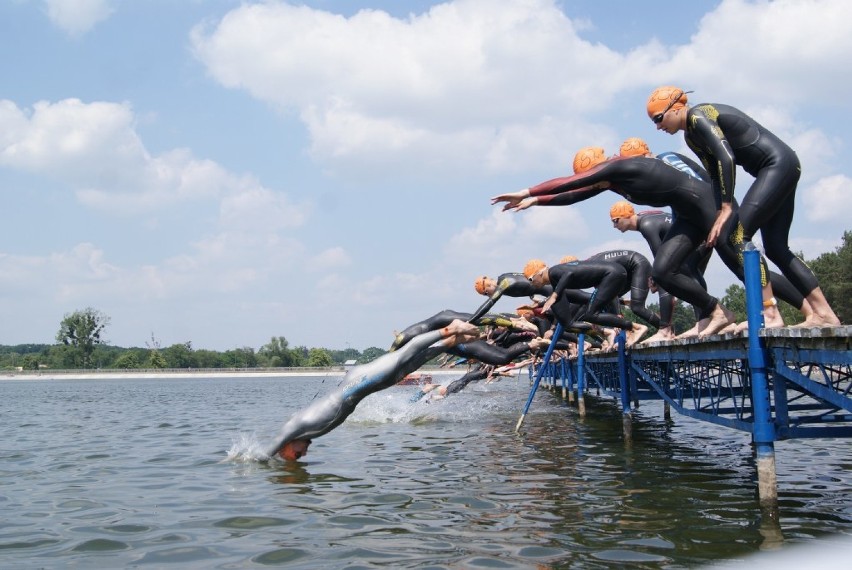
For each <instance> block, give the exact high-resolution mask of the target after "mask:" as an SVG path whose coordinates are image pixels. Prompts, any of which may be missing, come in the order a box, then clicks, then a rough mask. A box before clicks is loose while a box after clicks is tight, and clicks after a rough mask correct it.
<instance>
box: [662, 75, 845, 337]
mask: <svg viewBox="0 0 852 570" xmlns="http://www.w3.org/2000/svg"><path fill="white" fill-rule="evenodd" d="M687 101H688V99H687V92H686V91H684V90H683V89H680V88H678V87H672V86H663V87H658V88H657V89H655V90H654V92H653V93H651V96H650V97H649V98H648V103H647V105H646V111H647V113H648V117H649V118H650V119H651V121H653V123H654V124H655V125H656V126H657V130H661V131H664V132H666V133H668V134H670V135H673V134H675V133H677V132H680V131H683V133H684V140H685V141H686V144H687V145H688V146H689V148H690V149H692V151H693V152H695V154H696V155H697V156H698V158H699V159H700V160H701V162H702V163H703V164H704V167H705V168H706V170H707V172H709V173H710V176H711V180H712V188H713V192H714V196H715V200H716V202H717V210H718V211H717V214H716V218H715V220H714V223H713V225H712V227H711V228H710V231H709V233H708V234H707V240H706V241H707V244H708V245H713V244H715V243H716V242H717V240H719V238H720V236H722V235H723V231H724V230H723V228H724V226H725V225H726V223H727V222H728V220H729V219H730V218H731V217H732V214H733V208H732V206H731V204H732V202H733V199H734V185H735V182H736V167H737V166H738V165H739V166H742V167H743V169H744V170H745V171H746V172H748V173H749V174H751V175H752V176H754V178H755V180H754V182H753V183H752V185H751V187H750V188H749V189H748V191H747V192H746V195H745V197H743V199H742V201H741V203H740V209H739V218H740V220H739V221H740V224H741V226H742V229H743V240H742V242H741V246H740V247H741V248H744V247H745V243H747V242H750V241H751V239H752V238H753V237H754V234H756V233H757V231H758V230H760V234H761V236H762V238H763V247H764V248H765V250H766V257H768V258H769V259H770V260H771V261H772V262H773V263H774V264H775V265H776V266H778V268H779V269H780V270H781V273H782V274H783V275H784V276H785V277H786V278H787V279H789V280H790V282H791V283H792V284H793V285H794V286H795V287H796V289H797V290H798V291H799V293H800V294H801V295H802V296H803V297H804V300H805V301H804V306H803V311H802V312H803V314H804V315H805V321H804V322H802V323H800V324H799V325H796V326H798V327H814V326H839V325H840V320H839V319H838V318H837V315H835V314H834V311H833V310H832V309H831V307H830V306H829V304H828V301H826V299H825V295H824V294H823V292H822V289H821V288H820V286H819V283H818V281H817V279H816V276H815V275H814V273H813V271H811V269H810V268H809V267H808V266H807V265H805V263H804V262H803V261H802V260H801V259H799V258H798V257H797V256H796V255H795V254H794V253H793V252H792V250H791V249H790V245H789V235H790V226H791V224H792V222H793V210H794V207H795V200H796V187H797V185H798V182H799V177H800V176H801V165H800V163H799V158H798V157H797V156H796V153H795V152H794V151H793V149H792V148H790V147H789V146H788V145H787V144H785V143H784V142H783V141H782V140H781V139H780V138H778V137H777V136H775V135H774V134H773V133H772V132H770V131H769V130H768V129H766V128H765V127H764V126H763V125H761V124H760V123H758V122H757V121H755V120H754V119H753V118H752V117H750V116H749V115H746V114H745V113H743V112H742V111H740V110H739V109H737V108H736V107H732V106H730V105H722V104H718V103H702V104H699V105H696V106H694V107H688V106H687ZM741 251H742V250H741ZM773 300H774V299H770V300H769V302H772V301H773ZM766 302H767V300H766V299H765V300H764V304H766Z"/></svg>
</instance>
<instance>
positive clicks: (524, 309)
mask: <svg viewBox="0 0 852 570" xmlns="http://www.w3.org/2000/svg"><path fill="white" fill-rule="evenodd" d="M517 313H518V316H519V317H524V318H527V319H531V318H532V317H534V316H535V313H534V312H533V310H532V309H530V308H529V307H528V306H526V305H521V306H520V307H518V308H517Z"/></svg>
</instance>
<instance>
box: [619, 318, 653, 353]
mask: <svg viewBox="0 0 852 570" xmlns="http://www.w3.org/2000/svg"><path fill="white" fill-rule="evenodd" d="M646 332H648V327H646V326H645V325H640V324H639V323H633V328H632V329H631V330H629V331H627V335H626V338H625V342H624V345H625V346H626V347H628V348H629V347H631V346H633V345H634V344H636V341H638V340H639V339H640V338H642V337H643V336H645V333H646Z"/></svg>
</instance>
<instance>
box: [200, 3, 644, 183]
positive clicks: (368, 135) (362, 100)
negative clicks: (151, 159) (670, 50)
mask: <svg viewBox="0 0 852 570" xmlns="http://www.w3.org/2000/svg"><path fill="white" fill-rule="evenodd" d="M192 41H193V45H194V49H195V52H196V56H197V57H198V58H199V59H200V60H201V61H202V62H203V63H204V64H205V65H206V66H207V67H208V71H209V72H210V73H211V74H212V75H213V76H214V77H215V78H216V79H217V80H218V81H219V82H221V83H222V84H223V85H225V86H228V87H232V88H241V89H245V90H247V91H249V92H250V93H251V94H252V95H253V96H255V97H257V98H258V99H261V100H263V101H266V102H268V103H269V104H271V105H273V106H275V107H278V108H296V109H297V110H298V111H299V113H300V116H301V117H302V119H303V121H304V122H305V124H306V125H307V126H308V129H309V131H310V134H311V138H312V151H313V153H314V155H315V156H316V157H318V158H320V159H325V160H328V161H337V162H338V163H340V162H345V161H347V160H350V161H352V162H353V163H355V162H357V161H358V160H364V159H367V160H370V161H378V162H384V161H388V162H389V161H391V160H394V161H399V160H400V159H402V160H403V161H404V163H405V164H406V165H407V167H411V166H412V165H416V166H418V167H420V168H422V169H423V170H427V171H428V170H429V169H430V167H431V166H432V164H434V163H435V162H438V163H442V162H443V163H449V164H456V165H461V164H467V165H470V164H480V163H481V162H482V159H483V157H486V165H487V166H488V167H489V168H491V169H494V170H498V171H501V170H505V169H517V168H519V165H523V164H528V163H530V162H532V163H534V164H540V163H541V162H542V158H541V153H542V150H543V149H546V150H545V156H546V157H548V158H552V159H554V160H557V161H562V162H563V163H564V157H563V156H562V155H563V153H562V152H561V151H559V150H557V151H556V152H554V150H553V149H564V148H576V147H577V146H579V145H581V140H582V139H583V138H584V137H588V136H590V135H594V134H597V132H599V131H600V130H601V129H602V127H599V126H596V125H595V124H594V122H593V121H592V122H590V121H588V119H586V118H585V117H587V116H588V115H587V113H588V112H591V111H595V110H600V109H601V108H602V107H603V105H604V104H605V103H606V101H607V99H608V98H610V97H611V96H612V88H609V89H607V88H606V87H603V88H602V85H601V82H604V83H605V84H610V85H613V84H614V83H615V81H617V82H618V83H619V84H621V83H622V82H623V78H624V77H625V76H632V73H633V72H632V71H631V70H633V69H637V67H638V66H636V65H630V64H629V60H631V59H633V58H638V59H640V60H641V59H645V58H646V56H644V55H642V54H640V53H636V54H629V55H628V56H626V57H625V56H621V55H619V54H617V53H616V52H613V51H612V50H609V49H608V48H606V47H605V46H602V45H600V44H591V43H589V42H586V41H583V40H582V39H580V38H579V37H578V36H577V34H576V31H575V29H574V26H573V24H572V22H571V21H570V20H569V19H568V18H566V17H565V15H564V14H563V13H562V12H561V11H560V10H559V9H558V8H557V6H556V5H555V4H554V2H552V1H550V0H511V1H506V2H503V3H501V5H500V9H499V10H495V9H494V6H493V3H491V2H488V1H485V0H459V1H456V2H449V3H445V4H440V5H437V6H435V7H433V8H432V9H431V10H430V11H428V12H426V13H424V14H421V15H416V16H410V17H408V18H407V19H396V18H392V17H391V16H389V15H388V14H386V13H384V12H381V11H376V10H362V11H360V12H358V13H357V14H355V15H353V16H351V17H349V18H344V17H343V16H339V15H335V14H331V13H329V12H324V11H320V10H313V9H310V8H307V7H304V6H300V7H296V6H291V5H288V4H285V3H264V4H254V5H245V6H242V7H240V8H238V9H235V10H233V11H231V12H230V13H229V14H228V15H227V16H226V17H225V18H223V19H222V20H221V22H219V23H218V25H216V26H215V27H213V28H206V27H198V28H196V29H195V30H194V31H193V34H192ZM590 61H593V62H594V65H589V62H590ZM616 68H617V69H619V74H616V75H617V76H618V77H619V79H618V80H613V79H611V77H612V76H613V75H614V74H613V73H612V72H613V70H615V69H616ZM569 101H570V104H568V103H567V102H569ZM530 117H539V119H537V120H535V121H533V122H532V123H530V122H529V119H530ZM578 117H579V118H578ZM569 118H570V119H569ZM389 155H390V156H391V157H392V158H388V157H389ZM423 157H428V158H427V160H426V161H425V162H426V163H427V164H425V165H424V164H423V163H424V161H423Z"/></svg>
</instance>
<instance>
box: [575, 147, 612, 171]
mask: <svg viewBox="0 0 852 570" xmlns="http://www.w3.org/2000/svg"><path fill="white" fill-rule="evenodd" d="M605 160H606V153H605V152H604V149H602V148H601V147H599V146H587V147H586V148H581V149H580V150H579V152H577V154H575V155H574V174H580V173H581V172H585V171H587V170H588V169H590V168H592V167H594V166H597V165H598V164H600V163H602V162H603V161H605Z"/></svg>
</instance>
